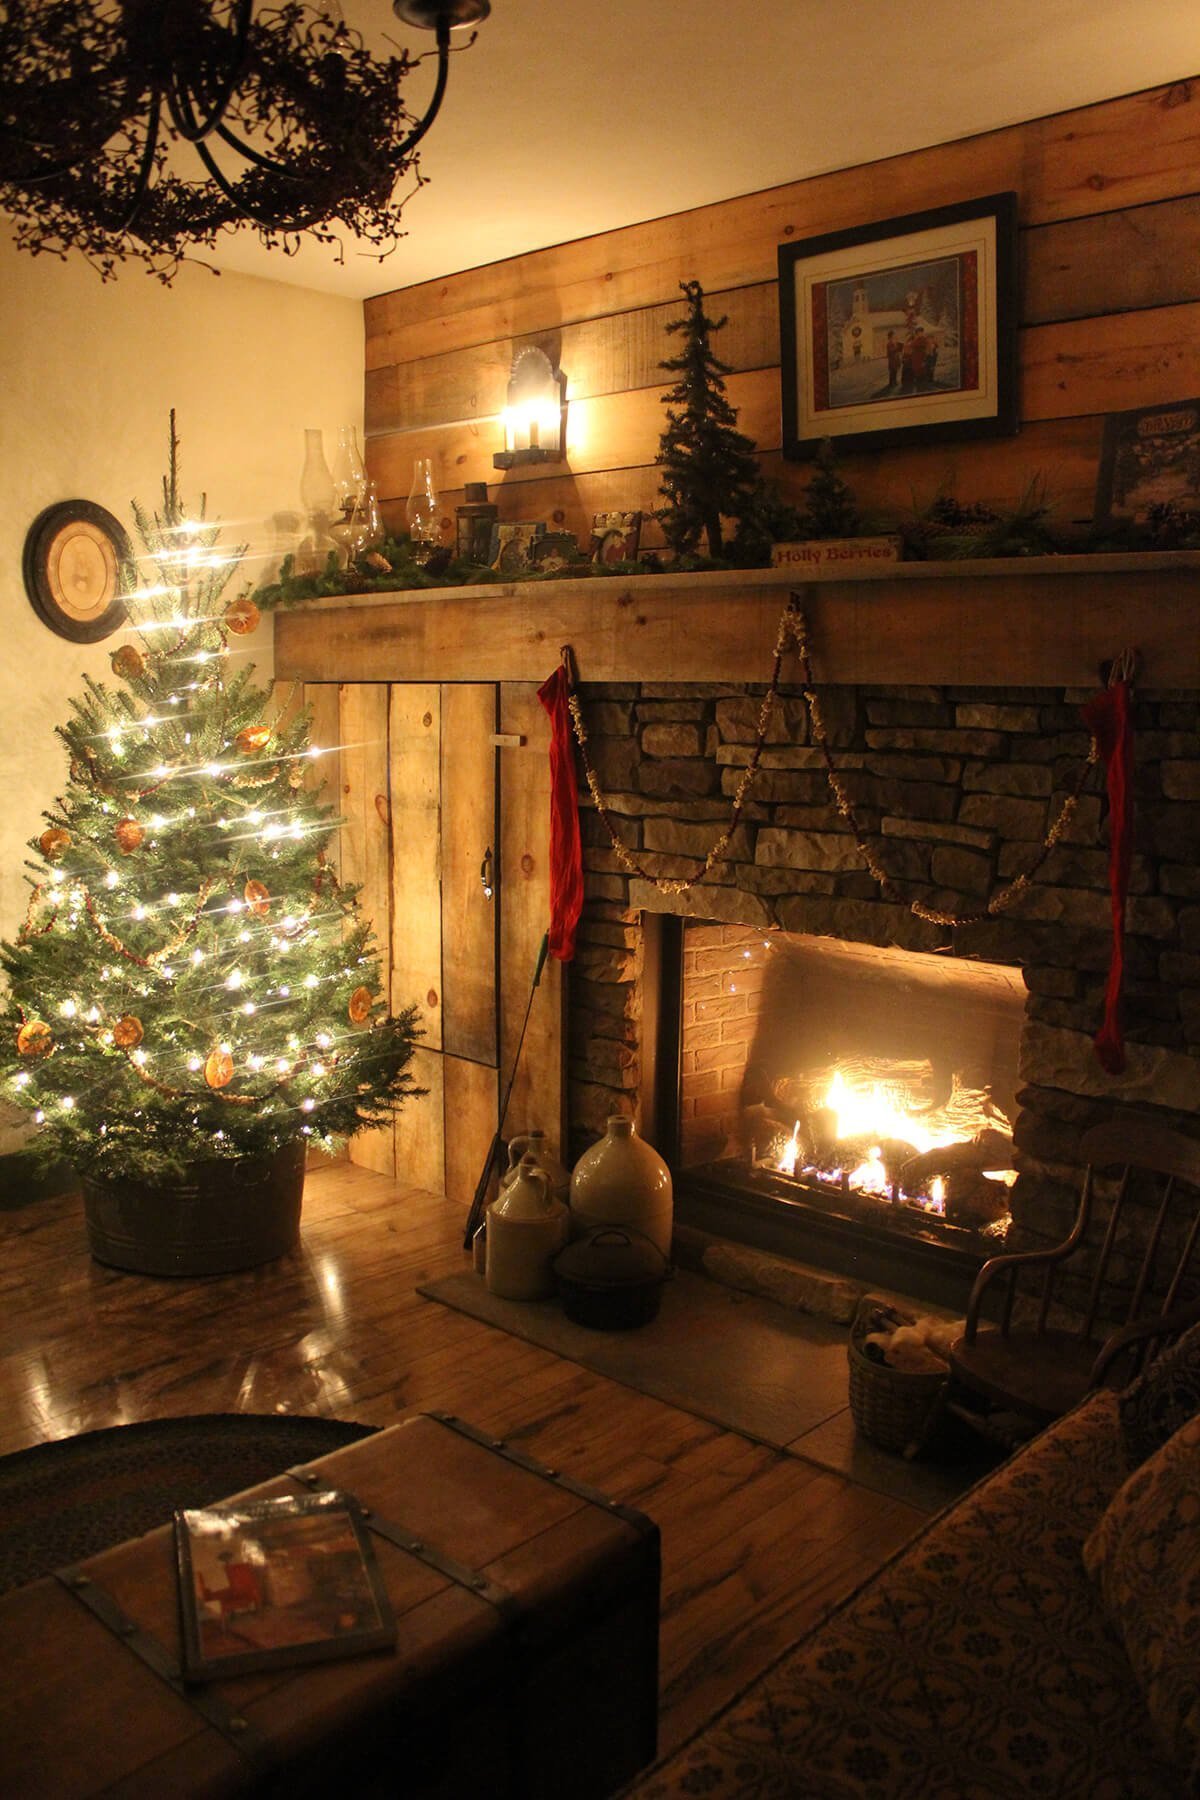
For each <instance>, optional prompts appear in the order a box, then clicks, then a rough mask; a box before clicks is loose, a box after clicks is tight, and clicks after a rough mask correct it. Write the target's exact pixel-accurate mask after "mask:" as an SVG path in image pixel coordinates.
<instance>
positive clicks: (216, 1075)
mask: <svg viewBox="0 0 1200 1800" xmlns="http://www.w3.org/2000/svg"><path fill="white" fill-rule="evenodd" d="M204 1079H205V1081H207V1083H208V1085H209V1087H210V1088H223V1087H228V1086H229V1084H230V1082H231V1081H232V1080H233V1058H232V1056H230V1054H229V1052H228V1050H213V1051H211V1052H210V1053H209V1058H208V1061H207V1062H206V1063H205V1065H204Z"/></svg>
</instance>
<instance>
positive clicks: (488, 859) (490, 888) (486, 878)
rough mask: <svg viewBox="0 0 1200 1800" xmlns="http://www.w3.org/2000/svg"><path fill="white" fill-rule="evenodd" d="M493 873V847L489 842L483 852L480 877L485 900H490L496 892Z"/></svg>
mask: <svg viewBox="0 0 1200 1800" xmlns="http://www.w3.org/2000/svg"><path fill="white" fill-rule="evenodd" d="M492 873H493V871H492V847H491V845H490V844H489V845H488V847H487V849H486V850H485V851H484V853H483V861H482V862H481V863H480V865H479V879H480V881H481V882H482V883H483V897H484V899H485V900H490V899H491V897H492V895H493V893H494V892H495V883H494V881H493V880H492Z"/></svg>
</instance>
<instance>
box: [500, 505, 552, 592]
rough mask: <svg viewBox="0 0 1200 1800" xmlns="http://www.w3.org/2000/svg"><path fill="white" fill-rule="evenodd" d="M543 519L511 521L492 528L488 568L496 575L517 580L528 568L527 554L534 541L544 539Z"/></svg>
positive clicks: (544, 523)
mask: <svg viewBox="0 0 1200 1800" xmlns="http://www.w3.org/2000/svg"><path fill="white" fill-rule="evenodd" d="M545 532H546V521H545V520H544V519H511V520H506V521H505V522H504V523H503V524H496V525H493V526H492V544H491V555H490V556H489V558H488V563H489V566H490V567H491V568H493V569H495V571H496V573H497V574H498V575H507V576H509V577H511V578H512V579H514V580H516V579H519V578H520V576H521V575H523V574H524V573H525V572H526V571H527V570H528V568H529V552H530V550H531V549H532V548H533V544H534V541H535V539H537V538H540V537H544V536H545Z"/></svg>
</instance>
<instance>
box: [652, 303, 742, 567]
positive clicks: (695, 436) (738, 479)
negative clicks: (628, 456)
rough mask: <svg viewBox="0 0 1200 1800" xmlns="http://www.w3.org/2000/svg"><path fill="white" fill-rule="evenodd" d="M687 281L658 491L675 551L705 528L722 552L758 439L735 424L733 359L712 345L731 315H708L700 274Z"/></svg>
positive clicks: (711, 546)
mask: <svg viewBox="0 0 1200 1800" xmlns="http://www.w3.org/2000/svg"><path fill="white" fill-rule="evenodd" d="M680 286H681V288H682V291H683V293H684V295H685V296H686V298H687V304H688V310H687V312H686V314H685V315H684V317H683V318H681V319H673V320H672V321H671V323H670V324H669V325H668V326H667V330H668V331H671V332H680V333H682V334H683V347H682V349H681V350H680V352H679V355H678V356H673V357H671V358H670V359H669V360H668V361H666V362H663V363H660V364H659V367H660V368H661V369H665V370H667V372H668V373H669V374H672V375H677V376H678V377H679V379H678V381H677V382H676V384H675V386H674V387H673V388H672V389H671V390H670V392H669V393H666V394H664V395H663V401H664V404H665V405H666V408H667V429H666V430H665V431H664V432H663V434H662V438H661V440H660V448H659V453H658V456H657V457H656V458H655V461H656V462H658V463H661V465H662V467H663V470H664V474H663V479H662V482H661V484H660V488H659V492H660V493H661V494H662V496H663V498H664V499H665V501H666V505H665V506H663V507H660V508H659V510H658V511H657V512H656V513H655V517H656V518H657V519H658V521H659V523H660V524H661V525H662V528H663V535H664V537H665V538H666V540H667V543H668V544H669V545H670V546H671V548H672V549H673V550H674V551H675V553H676V555H681V556H688V555H693V554H694V553H695V551H696V549H697V547H698V546H699V543H700V539H701V536H702V535H703V536H704V537H705V539H706V540H707V544H708V554H709V555H710V556H712V557H720V556H721V555H722V554H723V553H724V549H725V540H724V537H723V534H722V529H721V518H722V515H724V516H725V517H726V518H735V519H736V518H738V517H740V515H741V513H742V511H743V509H744V508H745V507H746V506H747V505H748V504H749V501H750V498H751V495H752V494H753V492H754V487H755V483H756V481H757V478H758V465H757V463H756V462H755V460H754V444H753V442H752V440H751V439H750V438H748V437H746V436H745V435H744V434H743V433H742V432H740V431H738V430H737V429H736V427H737V412H736V410H735V409H734V408H733V407H732V406H731V405H730V404H729V401H728V400H727V398H726V396H725V383H724V380H723V379H722V377H723V376H725V375H728V374H729V373H730V369H729V365H728V364H727V363H723V362H719V361H718V360H717V358H716V356H714V354H713V351H712V344H711V338H712V334H713V332H714V331H720V329H721V327H722V326H723V325H724V324H725V323H726V320H725V318H724V317H722V318H720V319H710V318H709V317H708V315H707V314H706V312H705V310H704V289H703V288H702V287H701V285H700V283H699V282H698V281H684V282H681V283H680Z"/></svg>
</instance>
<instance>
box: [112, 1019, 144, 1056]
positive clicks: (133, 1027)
mask: <svg viewBox="0 0 1200 1800" xmlns="http://www.w3.org/2000/svg"><path fill="white" fill-rule="evenodd" d="M144 1036H145V1033H144V1032H143V1030H142V1021H141V1020H140V1019H139V1018H137V1017H135V1015H134V1014H133V1013H125V1014H124V1015H123V1016H122V1017H121V1018H119V1019H118V1020H117V1022H116V1024H115V1025H114V1026H113V1033H112V1039H113V1043H114V1044H115V1045H116V1046H117V1049H118V1050H134V1049H136V1048H137V1046H138V1045H139V1044H140V1043H141V1041H142V1038H143V1037H144Z"/></svg>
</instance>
